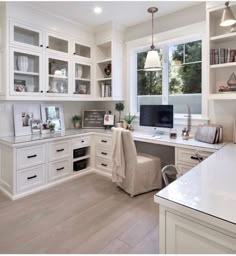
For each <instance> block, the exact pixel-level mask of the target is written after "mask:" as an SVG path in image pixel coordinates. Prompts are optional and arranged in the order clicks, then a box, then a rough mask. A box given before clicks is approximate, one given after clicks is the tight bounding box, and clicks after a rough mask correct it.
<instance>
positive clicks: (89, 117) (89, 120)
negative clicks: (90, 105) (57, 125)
mask: <svg viewBox="0 0 236 256" xmlns="http://www.w3.org/2000/svg"><path fill="white" fill-rule="evenodd" d="M106 112H107V111H106V110H84V113H83V119H82V121H83V122H82V127H83V128H104V116H105V114H106Z"/></svg>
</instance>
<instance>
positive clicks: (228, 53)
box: [210, 48, 236, 65]
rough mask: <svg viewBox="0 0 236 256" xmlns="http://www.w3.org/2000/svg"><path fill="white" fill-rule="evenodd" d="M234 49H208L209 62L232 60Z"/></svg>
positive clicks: (233, 59)
mask: <svg viewBox="0 0 236 256" xmlns="http://www.w3.org/2000/svg"><path fill="white" fill-rule="evenodd" d="M235 56H236V50H235V49H231V48H217V49H211V50H210V64H211V65H215V64H222V63H229V62H234V61H235V60H236V59H235Z"/></svg>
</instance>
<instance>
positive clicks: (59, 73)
mask: <svg viewBox="0 0 236 256" xmlns="http://www.w3.org/2000/svg"><path fill="white" fill-rule="evenodd" d="M54 75H55V76H63V75H62V71H61V70H55V72H54Z"/></svg>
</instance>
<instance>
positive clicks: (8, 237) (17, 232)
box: [0, 174, 159, 254]
mask: <svg viewBox="0 0 236 256" xmlns="http://www.w3.org/2000/svg"><path fill="white" fill-rule="evenodd" d="M154 193H155V192H151V193H147V194H144V195H140V196H137V197H134V198H130V197H129V196H128V195H127V194H126V193H124V192H123V191H122V190H120V189H119V188H117V187H116V186H115V185H114V184H112V183H111V181H110V180H109V179H107V178H105V177H102V176H100V175H96V174H90V175H87V176H84V177H82V178H79V179H75V180H72V181H69V182H66V183H63V184H60V185H58V186H55V187H53V188H51V189H48V190H45V191H42V192H39V193H36V194H34V195H31V196H28V197H26V198H23V199H19V200H16V201H11V200H9V199H8V198H7V197H6V196H5V195H3V194H2V193H1V192H0V253H104V254H105V253H110V254H113V253H135V254H137V253H145V254H146V253H158V251H159V241H158V240H159V239H158V205H157V204H155V203H154V202H153V195H154Z"/></svg>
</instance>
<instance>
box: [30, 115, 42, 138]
mask: <svg viewBox="0 0 236 256" xmlns="http://www.w3.org/2000/svg"><path fill="white" fill-rule="evenodd" d="M41 125H42V120H41V119H33V120H31V129H32V134H40V132H41Z"/></svg>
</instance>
